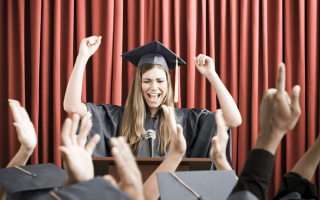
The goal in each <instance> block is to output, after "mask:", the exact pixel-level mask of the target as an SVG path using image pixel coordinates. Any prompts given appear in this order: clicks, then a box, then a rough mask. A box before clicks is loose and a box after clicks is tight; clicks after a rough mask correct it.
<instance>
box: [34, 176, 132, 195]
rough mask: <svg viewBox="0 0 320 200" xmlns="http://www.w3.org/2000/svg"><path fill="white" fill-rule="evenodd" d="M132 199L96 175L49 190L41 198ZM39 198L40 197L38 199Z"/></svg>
mask: <svg viewBox="0 0 320 200" xmlns="http://www.w3.org/2000/svg"><path fill="white" fill-rule="evenodd" d="M78 199H81V200H93V199H106V200H108V199H110V200H111V199H112V200H133V199H132V198H131V197H129V196H128V195H127V194H126V193H124V192H123V191H122V190H120V189H118V188H116V187H114V186H113V185H112V184H111V183H110V182H108V181H106V180H105V179H103V178H102V177H101V176H97V177H95V178H94V179H91V180H89V181H84V182H79V183H76V184H73V185H70V186H68V187H65V188H62V189H60V190H58V191H51V192H50V193H49V194H47V195H45V196H43V197H42V198H41V200H78ZM39 200H40V199H39Z"/></svg>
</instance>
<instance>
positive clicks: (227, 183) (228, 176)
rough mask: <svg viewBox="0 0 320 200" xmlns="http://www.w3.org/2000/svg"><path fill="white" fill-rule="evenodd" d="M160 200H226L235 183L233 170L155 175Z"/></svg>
mask: <svg viewBox="0 0 320 200" xmlns="http://www.w3.org/2000/svg"><path fill="white" fill-rule="evenodd" d="M157 179H158V185H159V191H160V198H161V200H169V199H183V200H196V199H206V200H214V199H227V198H228V196H229V195H230V193H231V191H232V189H233V187H234V186H235V185H236V183H237V179H236V174H235V172H234V171H233V170H218V171H188V172H175V173H171V172H162V173H157Z"/></svg>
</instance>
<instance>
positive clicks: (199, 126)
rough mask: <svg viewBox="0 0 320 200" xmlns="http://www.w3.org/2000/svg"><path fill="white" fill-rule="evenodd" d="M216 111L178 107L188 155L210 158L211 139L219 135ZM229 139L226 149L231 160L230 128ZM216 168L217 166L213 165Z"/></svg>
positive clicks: (229, 131)
mask: <svg viewBox="0 0 320 200" xmlns="http://www.w3.org/2000/svg"><path fill="white" fill-rule="evenodd" d="M215 114H216V113H215V112H210V111H209V110H207V109H195V108H193V109H187V108H176V116H177V119H178V123H179V124H180V125H181V126H182V128H183V134H184V137H185V138H186V142H187V151H186V157H188V158H209V157H210V150H211V146H212V145H211V139H212V137H214V136H216V135H217V124H216V119H215ZM228 134H229V141H228V144H227V149H226V157H227V160H228V162H229V164H230V166H231V167H232V161H231V152H232V151H231V150H232V149H231V130H228ZM212 168H213V169H215V166H214V165H213V166H212Z"/></svg>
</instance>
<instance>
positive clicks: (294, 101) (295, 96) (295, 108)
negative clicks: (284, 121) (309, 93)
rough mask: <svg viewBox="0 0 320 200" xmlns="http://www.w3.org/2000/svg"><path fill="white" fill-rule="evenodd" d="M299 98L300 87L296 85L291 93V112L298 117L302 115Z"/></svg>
mask: <svg viewBox="0 0 320 200" xmlns="http://www.w3.org/2000/svg"><path fill="white" fill-rule="evenodd" d="M299 96H300V86H299V85H296V86H294V87H293V89H292V92H291V111H292V112H293V113H296V114H297V115H300V114H301V109H300V104H299Z"/></svg>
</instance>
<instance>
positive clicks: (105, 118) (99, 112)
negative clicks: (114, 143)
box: [85, 103, 124, 157]
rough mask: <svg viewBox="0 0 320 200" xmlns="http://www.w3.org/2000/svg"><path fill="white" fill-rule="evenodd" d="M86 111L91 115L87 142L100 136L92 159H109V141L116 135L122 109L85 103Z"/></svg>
mask: <svg viewBox="0 0 320 200" xmlns="http://www.w3.org/2000/svg"><path fill="white" fill-rule="evenodd" d="M85 105H86V106H87V109H88V111H90V112H91V113H92V129H91V131H90V133H89V135H88V140H87V141H90V139H91V138H92V137H93V136H94V135H95V134H99V135H100V141H99V143H98V144H97V146H96V148H95V149H94V151H93V154H92V156H93V157H110V156H111V148H110V145H109V140H110V139H111V138H112V137H115V136H117V135H118V125H119V124H120V121H121V118H122V115H123V111H124V108H123V107H120V106H116V105H109V104H99V105H95V104H93V103H85Z"/></svg>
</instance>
